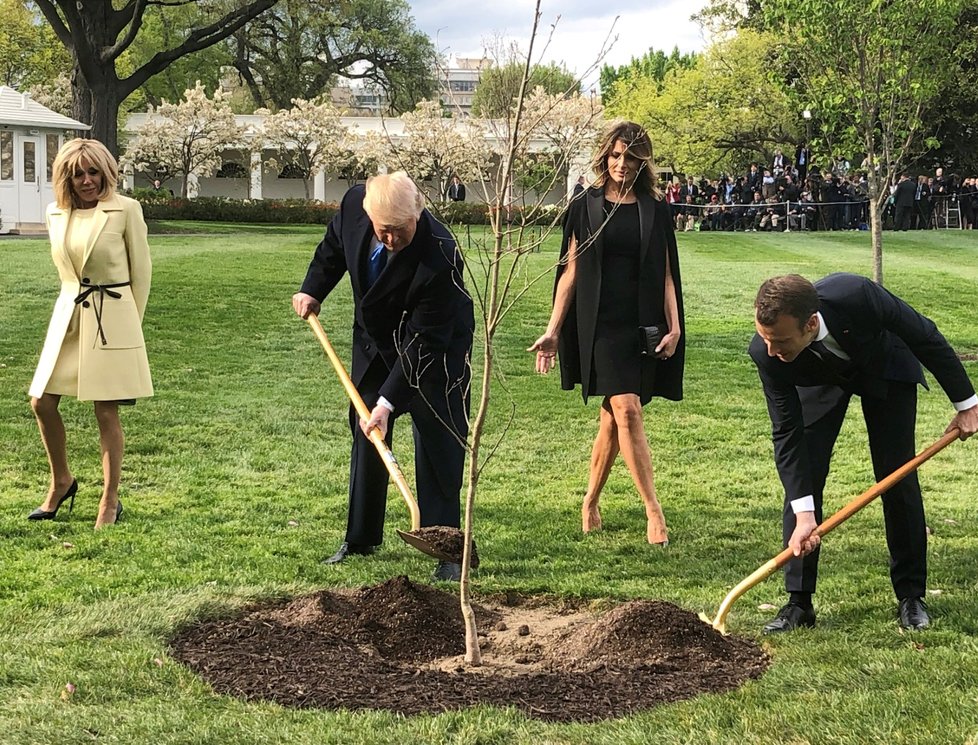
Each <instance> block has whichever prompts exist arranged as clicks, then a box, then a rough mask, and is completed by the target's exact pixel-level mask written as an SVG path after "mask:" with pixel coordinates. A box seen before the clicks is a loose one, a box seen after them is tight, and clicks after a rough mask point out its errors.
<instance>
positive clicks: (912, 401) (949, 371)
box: [750, 274, 978, 633]
mask: <svg viewBox="0 0 978 745" xmlns="http://www.w3.org/2000/svg"><path fill="white" fill-rule="evenodd" d="M755 327H756V329H757V334H756V335H755V336H754V339H753V341H752V342H751V345H750V355H751V357H752V358H753V360H754V363H755V364H756V365H757V370H758V373H759V375H760V378H761V383H762V385H763V387H764V395H765V397H766V398H767V407H768V413H769V414H770V416H771V425H772V436H773V440H774V456H775V462H776V464H777V468H778V474H779V475H780V477H781V482H782V484H783V485H784V490H785V498H784V512H783V535H784V544H785V546H790V547H791V548H792V549H793V552H794V555H795V557H796V558H794V559H792V560H791V561H789V562H788V564H787V565H786V566H785V574H784V577H785V589H786V591H787V592H788V594H789V600H788V603H787V604H786V605H785V606H784V607H782V608H781V610H780V611H779V612H778V614H777V616H776V617H775V618H774V619H773V620H772V621H771V622H770V623H768V624H767V625H766V626H765V627H764V632H765V633H773V632H782V631H791V630H793V629H795V628H797V627H799V626H814V625H815V610H814V608H813V606H812V594H813V593H814V592H815V583H816V578H817V573H818V555H819V542H820V541H819V537H818V536H817V535H815V534H814V533H813V531H814V530H815V528H816V527H817V525H818V524H819V523H820V522H821V521H822V490H823V488H824V486H825V480H826V477H827V476H828V472H829V461H830V459H831V456H832V448H833V446H834V445H835V441H836V438H837V437H838V435H839V430H840V429H841V427H842V422H843V419H844V418H845V413H846V409H847V407H848V405H849V400H850V399H851V397H852V396H853V395H854V394H855V395H857V396H859V397H860V401H861V404H862V410H863V417H864V419H865V421H866V429H867V431H868V435H869V449H870V454H871V455H872V460H873V470H874V472H875V475H876V478H877V480H880V479H882V478H884V477H886V476H887V475H889V474H890V473H892V472H893V471H895V470H896V469H897V468H899V467H900V466H902V465H903V464H904V463H906V462H907V461H909V460H910V459H911V458H913V456H914V454H915V451H916V447H915V443H914V429H915V425H916V418H917V385H918V384H920V385H924V384H925V382H924V376H923V371H922V370H921V364H923V365H924V367H926V368H927V369H928V370H929V371H930V372H931V373H932V374H933V375H934V377H935V378H936V379H937V382H938V383H939V384H940V385H941V387H942V388H943V389H944V392H945V393H946V394H947V396H948V398H949V399H950V400H951V402H952V404H953V405H954V408H955V410H956V412H957V413H956V414H955V416H954V418H953V419H952V420H951V423H950V425H949V426H948V428H947V429H948V430H951V429H952V428H957V429H958V430H959V431H960V437H961V439H962V440H963V439H966V438H968V437H970V436H971V435H973V434H974V433H975V431H976V430H978V397H976V396H975V389H974V387H973V386H972V384H971V381H970V380H969V379H968V375H967V373H966V372H965V370H964V367H963V366H962V365H961V362H960V361H959V360H958V357H957V355H956V354H955V352H954V350H953V349H952V348H951V345H950V344H948V342H947V340H946V339H945V338H944V336H943V335H942V334H941V332H940V331H938V329H937V326H935V325H934V323H933V321H931V320H930V319H928V318H926V317H924V316H922V315H920V313H918V312H917V311H916V310H914V309H913V308H911V307H910V306H909V305H908V304H907V303H906V302H904V301H903V300H901V299H900V298H898V297H896V296H895V295H893V294H891V293H890V292H888V291H887V290H885V289H883V288H882V287H880V286H879V285H877V284H875V283H874V282H872V281H870V280H869V279H867V278H865V277H860V276H857V275H854V274H833V275H830V276H828V277H825V278H824V279H821V280H819V281H817V282H815V283H814V284H812V283H811V282H809V281H808V280H807V279H805V278H804V277H800V276H798V275H796V274H792V275H787V276H783V277H774V278H773V279H769V280H767V281H766V282H764V284H762V285H761V288H760V290H759V291H758V293H757V299H756V301H755ZM882 502H883V519H884V523H885V526H886V541H887V546H888V548H889V551H890V580H891V582H892V584H893V589H894V592H895V593H896V597H897V600H898V601H899V618H900V625H901V626H903V627H904V628H908V629H922V628H925V627H926V626H928V625H929V623H930V619H929V617H928V614H927V607H926V605H925V604H924V600H923V597H924V593H925V590H926V584H927V527H926V524H925V522H924V506H923V500H922V498H921V494H920V483H919V481H918V480H917V475H916V474H915V473H912V474H910V475H909V476H907V477H906V478H904V479H903V480H902V481H901V482H899V483H898V484H896V485H895V486H893V487H892V488H891V489H890V490H889V491H888V492H887V493H885V494H884V495H883V497H882Z"/></svg>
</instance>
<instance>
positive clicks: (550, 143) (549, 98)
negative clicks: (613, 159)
mask: <svg viewBox="0 0 978 745" xmlns="http://www.w3.org/2000/svg"><path fill="white" fill-rule="evenodd" d="M601 116H602V108H601V104H600V103H599V102H598V100H597V99H596V98H595V97H592V96H588V95H583V96H582V95H581V94H580V93H577V92H574V93H566V94H559V93H557V94H551V93H547V91H546V90H544V89H543V88H542V87H541V86H537V87H536V88H534V90H533V92H532V93H529V94H528V95H527V96H526V98H525V100H524V102H523V127H524V132H523V137H522V138H519V140H518V147H517V153H516V156H517V157H516V162H515V167H516V173H515V174H514V182H515V184H516V185H517V186H519V187H521V190H522V193H521V194H520V195H519V196H520V197H521V199H520V200H519V201H521V202H522V203H524V205H525V204H526V203H527V200H528V198H530V199H533V200H534V201H535V200H539V199H540V198H542V197H544V196H545V195H546V194H547V193H548V192H550V191H551V190H553V189H554V188H557V187H559V186H563V177H564V176H565V174H567V173H568V171H569V170H570V168H571V165H572V160H573V159H574V158H575V157H580V154H581V153H586V152H587V151H588V150H589V149H590V145H591V141H592V140H593V139H594V138H595V137H596V136H597V134H598V130H599V128H600V126H601V122H602V119H601Z"/></svg>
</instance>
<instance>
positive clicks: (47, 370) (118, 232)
mask: <svg viewBox="0 0 978 745" xmlns="http://www.w3.org/2000/svg"><path fill="white" fill-rule="evenodd" d="M70 216H71V210H70V209H67V210H63V209H61V208H60V207H58V206H57V205H56V204H52V205H49V206H48V209H47V226H48V234H49V235H50V237H51V256H52V258H53V259H54V265H55V267H56V268H57V270H58V277H59V278H60V279H61V294H60V295H59V296H58V299H57V301H56V302H55V305H54V313H53V314H52V316H51V323H50V325H49V326H48V333H47V338H46V339H45V340H44V348H43V349H42V350H41V359H40V361H39V362H38V365H37V371H36V372H35V373H34V380H33V381H32V382H31V387H30V395H31V396H33V397H36V398H40V397H41V395H43V393H44V389H45V387H46V386H47V384H48V381H49V380H50V378H51V373H52V371H53V370H54V367H55V364H56V363H57V361H58V355H59V354H60V352H61V346H62V344H63V342H64V338H65V332H66V331H67V329H68V325H69V323H70V322H71V317H72V314H73V313H80V314H81V315H80V317H79V319H78V322H79V350H78V399H79V400H82V401H115V400H120V399H128V398H143V397H146V396H152V395H153V382H152V379H151V378H150V372H149V361H148V360H147V358H146V346H145V343H144V342H143V330H142V319H143V314H144V312H145V311H146V301H147V299H148V298H149V286H150V279H151V277H152V264H151V261H150V256H149V243H148V241H147V237H146V233H147V231H146V222H145V221H144V220H143V210H142V207H141V206H140V204H139V202H137V201H136V200H134V199H129V198H128V197H124V196H121V195H118V194H116V195H113V196H111V197H109V198H108V199H106V200H104V201H100V202H99V203H98V206H97V207H96V208H95V217H94V219H93V222H92V233H91V235H90V236H89V237H88V241H87V244H86V246H85V253H84V258H83V262H82V273H81V276H79V275H78V274H77V273H76V272H75V268H74V266H73V265H72V262H71V258H70V256H69V255H68V253H67V251H66V249H65V246H64V240H65V233H66V231H67V228H68V218H69V217H70ZM83 281H86V282H87V283H89V284H99V285H106V284H116V283H119V282H127V281H128V282H131V283H132V284H131V285H130V286H127V287H118V288H115V289H114V290H113V292H117V293H120V294H121V295H122V297H121V298H119V299H117V298H113V297H109V296H108V295H106V296H105V297H104V302H103V303H102V330H103V332H104V333H105V341H106V343H105V344H103V343H102V340H101V338H100V336H99V332H98V322H97V320H96V315H95V307H96V305H97V304H98V302H99V293H98V292H93V293H92V294H91V295H89V297H88V300H87V301H86V302H85V303H83V304H77V305H76V304H75V298H76V297H77V296H78V294H79V292H81V291H82V289H83V288H82V282H83Z"/></svg>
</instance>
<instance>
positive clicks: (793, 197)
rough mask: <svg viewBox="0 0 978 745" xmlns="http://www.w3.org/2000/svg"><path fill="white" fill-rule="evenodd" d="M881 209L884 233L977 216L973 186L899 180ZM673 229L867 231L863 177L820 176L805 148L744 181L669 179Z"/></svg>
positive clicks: (847, 172) (851, 172) (947, 179)
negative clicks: (951, 217) (950, 214)
mask: <svg viewBox="0 0 978 745" xmlns="http://www.w3.org/2000/svg"><path fill="white" fill-rule="evenodd" d="M889 189H890V196H889V198H888V199H887V201H886V205H885V207H884V209H883V213H882V219H883V227H884V228H893V229H897V230H928V229H932V228H938V227H948V226H949V223H948V219H947V216H948V208H949V207H950V208H951V209H952V210H953V211H956V216H957V221H956V224H954V225H953V227H961V228H964V229H973V228H974V225H975V219H976V215H978V178H975V177H969V178H963V179H962V178H961V177H959V176H957V175H948V176H945V175H944V170H943V169H942V168H938V169H936V171H935V172H934V175H928V174H919V175H917V176H916V177H911V175H910V174H909V173H903V174H900V176H899V178H898V179H897V180H896V181H895V182H894V183H893V184H891V185H890V187H889ZM663 191H664V192H665V197H666V201H667V202H668V203H669V205H670V209H671V210H672V215H673V218H674V220H675V222H676V229H677V230H683V231H690V230H700V231H708V230H713V231H717V230H727V231H745V232H747V231H780V230H867V229H868V223H869V200H868V191H869V189H868V183H867V180H866V171H865V170H860V169H855V168H853V167H852V165H851V163H850V162H849V160H847V159H846V158H845V157H844V156H841V155H840V156H836V157H835V158H834V159H832V161H831V164H830V165H829V166H828V167H827V168H819V167H818V166H815V165H811V153H810V151H809V150H808V148H806V147H803V146H799V147H798V148H797V150H796V151H795V159H794V161H791V160H790V159H789V158H788V157H787V156H785V155H784V154H783V153H782V152H781V150H780V149H777V150H775V154H774V157H773V158H772V162H771V164H770V165H768V166H761V165H759V164H757V163H752V164H751V165H750V169H749V170H748V172H747V173H745V174H742V175H731V174H726V173H721V174H720V175H719V178H716V179H706V178H701V179H696V178H694V177H693V176H688V177H686V178H674V179H673V180H672V181H671V182H670V183H668V184H666V185H664V186H663Z"/></svg>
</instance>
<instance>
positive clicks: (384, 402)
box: [377, 396, 394, 414]
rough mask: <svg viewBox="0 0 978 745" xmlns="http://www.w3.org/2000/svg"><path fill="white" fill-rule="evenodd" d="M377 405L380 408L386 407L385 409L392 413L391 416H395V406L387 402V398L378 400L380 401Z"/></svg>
mask: <svg viewBox="0 0 978 745" xmlns="http://www.w3.org/2000/svg"><path fill="white" fill-rule="evenodd" d="M377 405H378V406H383V407H384V408H385V409H387V410H388V411H389V412H390V413H391V414H393V413H394V404H392V403H391V402H390V401H388V400H387V399H386V398H384V397H383V396H381V397H380V398H378V399H377Z"/></svg>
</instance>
